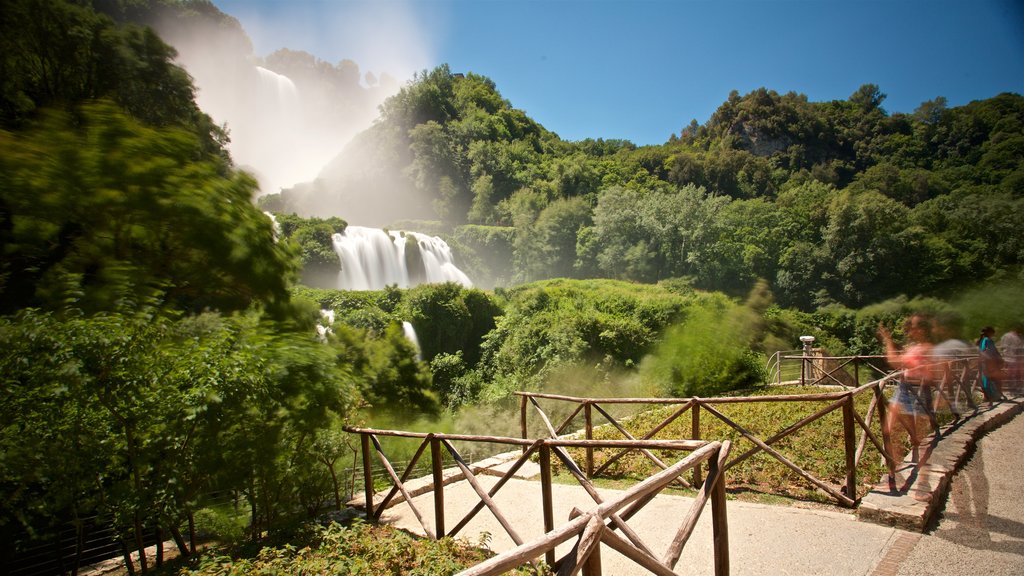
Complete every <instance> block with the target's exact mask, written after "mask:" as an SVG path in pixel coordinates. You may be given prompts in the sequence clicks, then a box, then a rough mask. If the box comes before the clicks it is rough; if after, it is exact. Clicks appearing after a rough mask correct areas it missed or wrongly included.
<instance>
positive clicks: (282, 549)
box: [176, 522, 535, 576]
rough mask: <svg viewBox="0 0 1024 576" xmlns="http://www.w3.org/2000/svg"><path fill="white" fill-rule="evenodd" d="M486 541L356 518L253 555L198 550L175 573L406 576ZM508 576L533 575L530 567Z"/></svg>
mask: <svg viewBox="0 0 1024 576" xmlns="http://www.w3.org/2000/svg"><path fill="white" fill-rule="evenodd" d="M486 548H487V543H486V542H476V543H470V542H465V541H461V540H453V539H452V538H442V539H440V540H437V541H436V542H435V541H429V540H422V539H418V538H413V537H411V536H409V535H408V534H406V533H404V532H401V531H399V530H396V529H394V528H390V527H388V526H373V525H369V524H365V523H362V522H357V523H354V524H352V525H351V526H341V525H339V524H336V523H331V524H329V525H327V526H312V527H310V528H307V529H306V530H304V533H302V534H299V535H296V536H295V537H293V538H292V539H291V541H290V542H289V543H288V544H283V545H280V546H267V547H264V548H262V549H261V550H260V551H259V552H258V553H257V554H251V555H248V554H247V555H241V556H239V555H238V554H237V553H236V554H234V555H232V554H230V552H231V551H230V550H212V551H207V552H204V553H203V555H202V556H201V557H200V558H199V560H198V561H196V562H194V563H193V565H192V566H190V567H188V568H182V569H180V570H178V571H177V572H176V574H178V575H179V576H241V575H244V574H322V573H331V574H365V575H367V576H370V575H377V574H380V575H384V574H409V575H410V576H448V575H450V574H454V573H456V572H458V571H460V570H464V569H466V568H469V567H470V566H473V565H474V564H479V563H480V562H482V561H484V560H486V559H487V554H486V553H485V552H483V550H485V549H486ZM510 573H511V574H534V573H535V572H534V571H533V570H532V568H531V569H529V570H528V571H527V570H516V571H513V572H510Z"/></svg>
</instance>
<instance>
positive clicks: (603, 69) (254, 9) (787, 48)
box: [213, 0, 1024, 144]
mask: <svg viewBox="0 0 1024 576" xmlns="http://www.w3.org/2000/svg"><path fill="white" fill-rule="evenodd" d="M213 1H214V4H216V5H217V6H218V7H219V8H220V9H221V10H222V11H224V12H226V13H228V14H231V15H232V16H235V17H236V18H238V19H239V21H240V22H241V23H242V26H243V27H244V28H245V29H246V31H247V32H248V34H249V36H250V38H251V39H252V41H253V44H254V50H255V52H256V54H257V55H258V56H266V55H267V54H269V53H271V52H273V51H274V50H276V49H278V48H282V47H285V48H291V49H293V50H304V51H307V52H309V53H311V54H313V55H315V56H317V57H318V58H320V59H322V60H325V61H327V62H330V63H337V62H339V61H340V60H342V59H345V58H347V59H351V60H354V61H355V62H356V63H357V64H359V66H360V69H361V70H362V71H363V72H367V71H370V72H373V73H374V74H376V75H380V74H382V73H386V74H388V75H390V76H392V77H394V78H396V79H398V80H399V81H401V82H405V81H407V80H409V79H410V78H411V74H412V73H413V72H415V71H420V70H426V69H429V68H433V67H434V66H437V65H439V64H444V63H447V64H448V65H449V66H450V67H451V70H452V71H453V72H475V73H477V74H481V75H484V76H487V77H489V78H491V79H492V80H494V82H495V84H496V85H497V88H498V90H499V91H500V92H501V94H502V96H504V97H505V98H506V99H508V100H509V101H510V102H511V104H512V106H514V107H516V108H519V109H522V110H524V111H525V112H526V113H527V114H528V115H529V116H530V117H532V118H533V119H534V120H536V121H538V122H540V123H541V124H543V125H544V126H545V127H546V128H547V129H549V130H552V131H554V132H556V133H557V134H558V135H559V136H561V137H562V138H563V139H567V140H579V139H583V138H606V139H608V138H623V139H627V140H631V141H632V142H634V143H636V144H659V143H663V142H665V141H666V140H667V139H668V138H669V136H670V135H671V134H672V133H678V132H679V131H680V130H681V129H682V128H683V127H684V126H686V125H687V124H689V122H690V120H691V119H696V120H697V121H698V122H699V123H702V124H703V123H704V122H706V121H707V120H708V118H710V116H711V114H712V113H713V112H714V111H715V109H717V108H718V106H719V105H721V103H722V102H724V101H725V100H726V98H728V96H729V92H730V91H731V90H737V91H739V93H740V94H741V95H742V94H746V93H748V92H750V91H751V90H754V89H756V88H760V87H762V86H763V87H766V88H768V89H771V90H775V91H777V92H779V93H785V92H791V91H792V92H798V93H802V94H806V95H807V97H808V98H809V99H810V100H811V101H815V102H817V101H828V100H845V99H846V98H848V97H849V96H850V94H852V93H853V92H854V91H856V90H857V88H858V87H860V86H861V85H863V84H869V83H870V84H876V85H878V86H879V88H880V89H881V91H882V93H884V94H886V95H887V98H886V100H885V101H884V102H883V104H882V106H883V108H885V109H886V110H887V111H888V112H889V113H894V112H913V110H914V109H915V108H917V106H918V105H920V104H921V103H922V102H924V101H926V100H931V99H933V98H935V97H938V96H944V97H945V98H946V99H947V100H948V103H949V105H950V106H959V105H963V104H966V103H968V102H970V101H972V100H980V99H985V98H990V97H992V96H995V95H997V94H999V93H1001V92H1016V93H1018V94H1024V2H1022V1H1021V0H957V1H949V0H885V1H883V0H760V1H752V0H633V1H627V0H405V1H400V0H213Z"/></svg>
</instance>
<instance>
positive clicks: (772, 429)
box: [558, 387, 886, 503]
mask: <svg viewBox="0 0 1024 576" xmlns="http://www.w3.org/2000/svg"><path fill="white" fill-rule="evenodd" d="M825 391H834V389H833V390H825V389H818V388H807V387H771V388H764V389H757V390H750V391H744V392H743V395H744V396H757V395H765V394H771V395H785V394H793V395H795V394H811V393H820V392H825ZM870 400H871V395H870V394H860V395H859V396H858V397H856V398H855V406H856V410H857V412H858V413H859V414H860V415H861V416H862V417H864V416H865V415H866V413H867V410H868V405H869V402H870ZM832 402H834V401H832V400H825V401H806V402H763V403H760V402H759V403H749V404H717V405H715V406H714V407H715V408H716V409H717V410H718V411H719V412H721V413H722V414H723V415H725V416H726V417H728V418H729V419H731V420H733V421H734V422H736V423H737V424H738V425H740V426H742V427H743V428H745V429H746V430H748V431H749V432H751V433H752V434H754V435H755V436H756V437H758V438H760V439H761V440H766V439H767V438H769V437H771V436H772V435H774V434H776V433H778V432H780V431H782V430H784V429H785V428H787V427H788V426H790V425H792V424H794V423H796V422H798V421H799V420H800V419H802V418H804V417H806V416H809V415H811V414H813V413H814V412H816V411H818V410H820V409H822V408H824V407H826V406H828V405H829V404H830V403H832ZM677 409H678V407H664V408H655V409H652V410H649V411H646V412H643V413H640V414H637V415H635V416H634V417H632V418H630V419H628V420H626V421H624V422H620V424H622V425H623V426H624V427H625V428H626V429H627V430H628V431H629V432H630V434H632V435H633V436H635V437H637V438H640V437H643V436H645V435H646V434H647V432H648V431H649V430H651V429H653V428H654V427H655V426H657V425H658V424H660V423H661V422H662V421H664V420H665V419H666V418H667V417H669V416H671V415H672V414H673V413H674V412H675V411H676V410H677ZM692 415H693V411H692V410H690V411H688V412H687V413H686V414H683V415H682V416H681V417H679V418H677V419H676V420H675V421H673V422H672V423H671V424H669V425H668V426H667V427H665V428H664V429H663V430H662V431H661V432H659V433H658V434H657V435H656V436H655V437H654V438H656V439H677V438H691V437H692V432H691V430H692V428H691V426H692V417H693V416H692ZM871 428H872V431H873V433H874V434H875V435H876V437H878V438H881V435H880V434H881V432H880V429H879V425H878V421H877V417H875V418H874V419H873V421H872V422H871ZM860 432H861V430H860V428H859V427H857V439H858V440H859V437H860ZM700 436H701V438H702V439H706V440H730V441H731V442H732V451H731V453H730V459H731V458H734V457H736V456H738V455H740V454H742V453H744V452H746V451H747V450H748V449H750V448H752V447H755V445H754V443H753V442H751V441H750V440H748V439H747V438H745V437H743V436H742V434H740V432H739V431H737V430H735V429H734V428H732V427H730V426H729V425H727V424H726V423H725V422H723V421H722V420H719V419H718V418H717V417H715V416H714V415H713V414H711V413H710V412H709V411H707V410H701V419H700ZM594 438H595V439H609V440H612V439H623V438H624V437H623V436H622V434H621V433H620V432H619V431H618V430H616V429H615V428H614V427H612V426H601V427H598V428H595V430H594ZM770 445H771V447H772V448H774V449H775V450H777V451H778V452H779V453H781V454H782V455H783V456H785V457H786V458H787V459H789V460H790V461H792V462H794V463H796V464H797V465H798V466H799V467H801V468H803V469H804V470H806V471H807V472H808V473H809V474H811V475H812V476H814V477H816V478H818V479H820V480H822V481H824V482H825V483H827V484H830V485H832V486H833V487H835V489H836V490H840V487H841V486H845V484H846V456H845V447H844V443H843V418H842V410H841V409H837V410H833V411H832V412H830V413H828V414H826V415H824V416H822V417H821V418H819V419H818V420H815V421H814V422H812V423H810V424H808V425H806V426H804V427H802V428H800V429H799V430H797V431H796V432H794V433H792V434H790V435H788V436H786V437H785V438H782V439H780V440H778V441H776V442H773V443H771V444H770ZM571 452H572V454H573V458H574V459H575V460H576V461H577V462H578V463H580V465H582V462H583V459H584V451H583V450H582V449H573V450H572V451H571ZM617 452H618V451H617V450H614V449H604V450H600V449H598V450H595V454H594V466H595V469H596V468H599V467H600V466H601V465H602V464H604V463H605V462H607V461H608V460H609V459H610V458H612V457H613V456H614V455H615V454H616V453H617ZM655 453H656V454H657V455H658V457H659V458H660V459H662V460H663V461H664V462H666V463H668V464H671V463H672V462H676V461H678V460H679V459H681V458H682V457H684V456H685V454H681V453H673V452H672V451H666V450H661V451H655ZM658 470H660V468H658V467H657V466H656V465H654V464H653V463H652V462H651V461H650V460H648V459H647V458H646V457H645V456H643V455H642V454H640V453H639V452H631V453H630V454H628V455H627V456H625V457H623V458H621V459H619V460H618V461H616V462H615V463H614V464H612V465H611V466H610V467H609V468H608V469H607V470H606V471H605V473H604V474H603V475H604V476H606V477H607V478H609V479H611V480H608V481H607V482H613V483H615V484H618V485H619V486H625V485H626V483H627V482H628V484H629V485H632V484H635V483H636V482H637V481H639V480H642V479H643V478H646V477H647V476H649V475H651V474H653V473H655V472H657V471H658ZM558 473H559V474H564V475H565V476H566V477H569V478H571V477H570V476H568V473H567V472H564V471H562V470H560V471H559V472H558ZM884 473H886V468H885V466H884V465H883V460H882V456H881V454H880V453H879V452H878V451H877V449H875V447H874V445H873V444H872V443H871V442H870V441H869V442H868V443H867V444H866V446H865V449H864V454H863V456H862V457H861V460H860V462H859V464H858V466H857V479H858V486H857V496H863V495H864V494H865V493H867V492H868V491H869V490H870V484H873V483H874V482H875V481H877V480H878V479H879V478H880V477H881V476H882V475H883V474H884ZM726 480H727V491H728V493H729V494H730V495H731V496H732V497H735V498H742V499H746V500H757V501H761V502H764V501H786V500H801V501H811V502H819V503H833V502H834V500H833V499H832V497H831V496H829V495H828V494H826V493H825V492H823V491H822V490H820V489H819V488H817V487H816V486H814V485H813V484H811V483H810V482H808V481H807V480H805V479H804V478H803V477H801V476H800V475H798V474H797V473H796V472H794V471H793V470H791V469H790V468H789V467H788V466H786V465H785V464H783V463H782V462H780V461H778V460H777V459H775V458H774V457H772V456H771V455H770V454H767V453H766V452H764V451H761V452H759V453H757V454H755V455H754V456H751V457H749V458H747V459H746V460H744V461H743V462H741V463H739V464H737V465H736V466H733V467H732V468H730V469H729V470H728V471H727V473H726ZM572 481H575V480H572ZM602 482H606V481H602Z"/></svg>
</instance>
